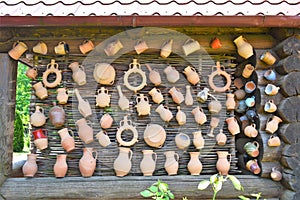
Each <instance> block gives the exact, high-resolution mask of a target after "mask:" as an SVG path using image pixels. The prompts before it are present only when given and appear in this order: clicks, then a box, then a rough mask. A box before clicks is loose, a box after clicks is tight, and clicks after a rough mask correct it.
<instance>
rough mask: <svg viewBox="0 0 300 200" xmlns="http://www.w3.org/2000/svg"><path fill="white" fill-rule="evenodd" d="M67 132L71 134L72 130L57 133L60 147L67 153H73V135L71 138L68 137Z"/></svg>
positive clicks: (62, 130) (65, 129)
mask: <svg viewBox="0 0 300 200" xmlns="http://www.w3.org/2000/svg"><path fill="white" fill-rule="evenodd" d="M69 131H70V132H71V133H72V134H73V132H72V130H68V128H63V129H61V130H59V131H58V134H59V136H60V138H61V146H62V147H63V148H64V149H65V150H66V151H67V152H70V151H73V150H74V149H75V141H74V138H73V137H74V134H73V137H71V136H70V135H69Z"/></svg>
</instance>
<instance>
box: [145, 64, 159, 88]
mask: <svg viewBox="0 0 300 200" xmlns="http://www.w3.org/2000/svg"><path fill="white" fill-rule="evenodd" d="M146 67H147V68H148V70H149V80H150V81H151V83H153V84H154V85H155V86H158V85H160V84H161V77H160V74H159V72H158V71H157V70H155V69H154V70H153V69H152V68H151V66H150V65H148V64H146Z"/></svg>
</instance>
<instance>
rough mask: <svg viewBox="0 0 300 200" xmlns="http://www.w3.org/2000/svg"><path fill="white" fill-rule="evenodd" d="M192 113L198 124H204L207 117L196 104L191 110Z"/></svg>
mask: <svg viewBox="0 0 300 200" xmlns="http://www.w3.org/2000/svg"><path fill="white" fill-rule="evenodd" d="M192 114H193V115H194V119H195V121H196V122H197V123H198V124H200V125H202V124H204V123H205V122H206V121H207V117H206V115H205V113H204V111H203V109H202V108H200V107H199V106H197V107H196V108H194V109H193V110H192Z"/></svg>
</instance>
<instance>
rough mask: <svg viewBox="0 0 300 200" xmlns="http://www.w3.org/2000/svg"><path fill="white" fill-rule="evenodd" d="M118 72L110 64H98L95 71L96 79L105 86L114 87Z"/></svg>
mask: <svg viewBox="0 0 300 200" xmlns="http://www.w3.org/2000/svg"><path fill="white" fill-rule="evenodd" d="M115 77H116V71H115V69H114V67H113V66H111V65H110V64H108V63H96V64H95V69H94V79H95V80H96V81H97V82H98V83H100V84H103V85H112V84H113V83H114V82H115Z"/></svg>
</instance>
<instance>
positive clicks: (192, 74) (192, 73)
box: [183, 66, 200, 85]
mask: <svg viewBox="0 0 300 200" xmlns="http://www.w3.org/2000/svg"><path fill="white" fill-rule="evenodd" d="M183 73H184V74H185V75H186V77H187V80H188V81H189V82H190V83H191V84H192V85H196V84H197V83H198V82H199V81H200V77H199V74H198V73H197V71H196V70H195V68H193V67H191V66H187V67H186V68H185V69H184V71H183Z"/></svg>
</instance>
